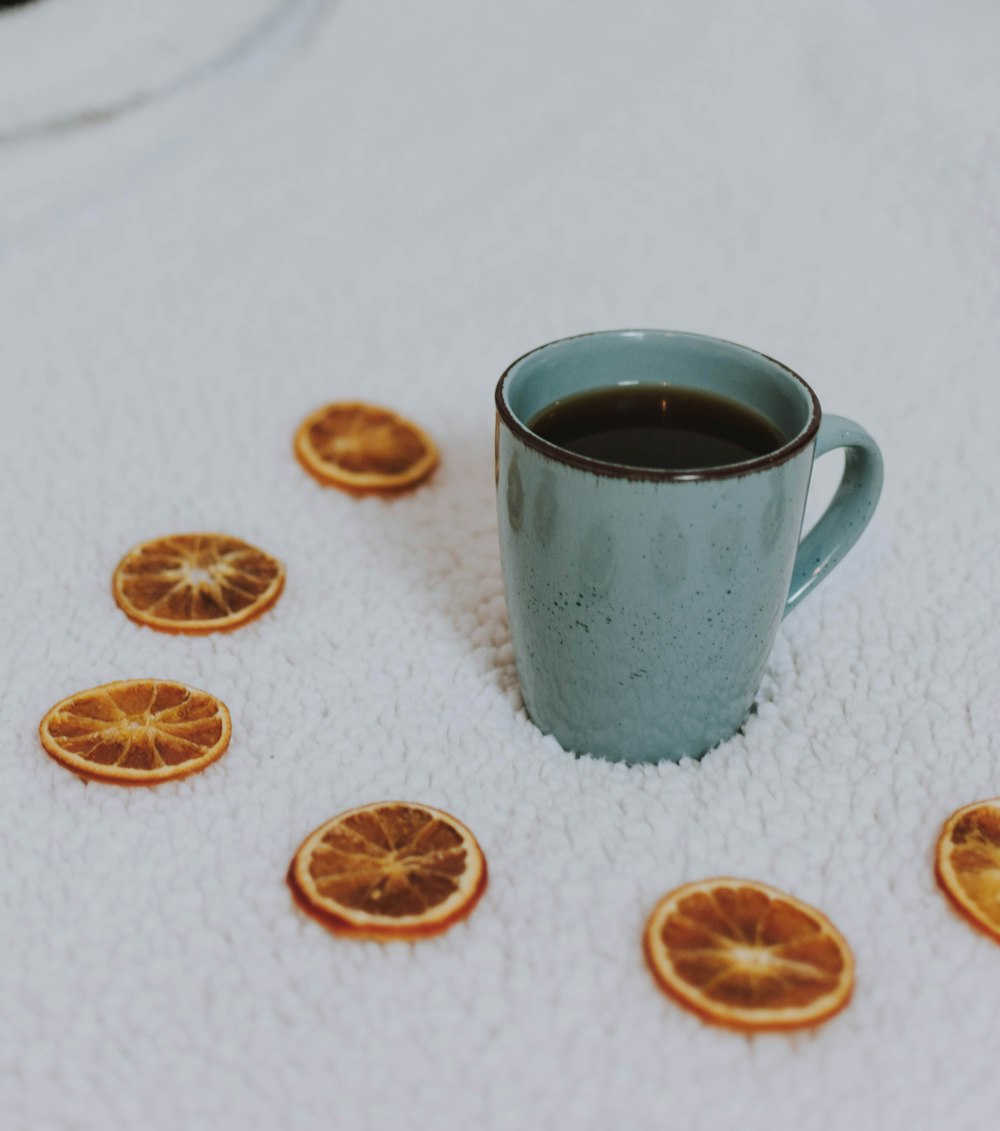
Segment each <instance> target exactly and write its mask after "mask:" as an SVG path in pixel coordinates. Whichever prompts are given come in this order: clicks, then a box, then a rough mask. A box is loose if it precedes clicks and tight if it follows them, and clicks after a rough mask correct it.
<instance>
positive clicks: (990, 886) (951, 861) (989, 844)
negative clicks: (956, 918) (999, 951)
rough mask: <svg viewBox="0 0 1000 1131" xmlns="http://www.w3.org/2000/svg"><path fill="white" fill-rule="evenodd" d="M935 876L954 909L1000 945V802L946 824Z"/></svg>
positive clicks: (981, 804) (980, 804)
mask: <svg viewBox="0 0 1000 1131" xmlns="http://www.w3.org/2000/svg"><path fill="white" fill-rule="evenodd" d="M935 873H936V874H937V880H938V883H939V884H940V885H941V888H942V890H943V891H944V893H945V895H947V897H948V898H949V899H950V900H951V902H952V904H953V905H954V907H955V908H956V909H957V910H958V911H959V912H960V913H961V914H962V915H964V916H965V918H966V919H968V920H969V922H970V923H972V924H973V926H975V927H978V928H979V930H981V931H983V932H984V933H985V934H987V935H989V936H990V938H991V939H993V940H994V941H995V942H1000V798H994V799H993V800H991V801H976V802H973V804H972V805H966V806H965V808H963V809H959V810H958V811H957V812H955V813H952V815H951V816H950V817H949V818H948V820H947V821H945V823H944V827H943V828H942V830H941V836H940V838H939V839H938V843H937V853H936V867H935Z"/></svg>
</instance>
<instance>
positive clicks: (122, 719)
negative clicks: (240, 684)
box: [38, 679, 232, 785]
mask: <svg viewBox="0 0 1000 1131" xmlns="http://www.w3.org/2000/svg"><path fill="white" fill-rule="evenodd" d="M38 730H39V734H40V735H41V739H42V745H43V746H44V747H45V749H46V750H47V751H48V753H49V754H51V755H52V757H53V758H55V760H56V761H57V762H61V763H62V764H63V765H64V766H65V767H66V768H67V769H70V770H72V771H73V772H74V773H77V774H79V775H80V776H81V777H84V778H89V779H93V780H95V781H104V782H117V783H119V784H121V785H156V784H158V783H159V782H164V781H175V780H176V779H177V778H186V777H187V776H188V775H189V774H194V773H197V772H198V771H199V770H203V769H204V768H205V767H206V766H207V765H209V764H210V763H211V762H214V761H215V760H216V759H217V758H221V757H222V755H223V754H224V753H225V750H226V747H227V746H228V745H229V736H230V734H231V733H232V724H231V722H230V718H229V711H228V710H227V709H226V707H225V704H223V703H220V702H219V700H218V699H216V698H215V696H214V695H209V694H208V693H207V692H205V691H196V690H195V689H194V688H193V687H185V685H184V684H183V683H174V682H173V681H172V680H167V679H123V680H120V681H118V682H117V683H105V684H102V686H100V687H93V688H91V689H90V690H89V691H80V692H77V694H76V695H70V696H69V698H68V699H63V700H62V702H61V703H57V704H56V705H55V706H54V707H53V708H52V710H51V711H49V713H48V714H47V715H46V716H45V718H44V719H42V724H41V726H40V727H39V728H38Z"/></svg>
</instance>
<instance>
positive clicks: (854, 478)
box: [782, 416, 883, 616]
mask: <svg viewBox="0 0 1000 1131" xmlns="http://www.w3.org/2000/svg"><path fill="white" fill-rule="evenodd" d="M834 448H843V449H844V475H843V478H842V479H841V480H840V486H839V487H838V488H837V493H836V494H835V495H834V496H833V498H832V499H831V500H830V505H829V506H828V507H827V508H826V510H825V511H824V512H823V513H822V515H820V518H819V521H818V522H817V523H816V525H815V526H814V527H813V528H812V530H810V531H809V533H808V534H807V535H806V536H805V538H803V539H802V541H801V542H800V543H799V549H798V553H797V554H796V555H795V564H794V566H793V568H792V583H791V586H790V587H789V590H788V600H787V602H786V603H785V611H784V613H783V614H782V615H783V616H787V615H788V614H789V613H790V612H791V611H792V609H794V608H795V606H796V605H797V604H798V603H799V602H800V601H801V600H802V598H803V597H805V596H806V594H807V593H811V592H812V591H813V590H814V589H815V588H816V586H817V585H819V583H820V582H821V581H822V580H823V578H824V577H826V576H827V575H828V574H829V572H830V570H831V569H833V567H834V566H835V565H836V564H837V563H838V562H839V561H840V559H841V558H842V557H843V556H844V555H845V554H846V553H847V551H848V550H849V549H850V548H851V547H852V546H853V545H854V543H855V542H857V540H858V539H859V538H860V537H861V532H862V531H863V530H864V528H865V527H866V526H867V525H868V523H869V521H870V520H871V517H872V515H873V514H874V513H875V504H876V503H877V502H878V497H879V495H880V494H881V493H882V480H883V470H882V453H881V452H880V451H879V447H878V444H876V443H875V441H874V440H873V439H872V438H871V436H869V435H868V433H867V432H866V431H865V430H864V428H862V427H861V425H860V424H855V423H854V421H853V420H848V419H847V418H846V417H843V416H824V417H823V419H822V421H821V422H820V426H819V432H818V433H817V434H816V450H815V452H814V453H813V458H814V459H818V458H819V457H820V456H822V455H825V454H826V453H827V452H830V451H833V449H834Z"/></svg>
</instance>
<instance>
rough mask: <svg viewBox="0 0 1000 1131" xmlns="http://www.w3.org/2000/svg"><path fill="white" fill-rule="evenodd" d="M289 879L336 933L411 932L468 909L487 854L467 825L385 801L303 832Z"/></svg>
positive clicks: (419, 933) (399, 935) (446, 923)
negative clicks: (311, 830) (307, 833)
mask: <svg viewBox="0 0 1000 1131" xmlns="http://www.w3.org/2000/svg"><path fill="white" fill-rule="evenodd" d="M288 884H289V887H290V888H291V889H292V894H293V895H294V896H295V899H296V902H297V903H298V904H299V906H300V907H301V908H302V910H303V911H305V912H307V913H308V914H309V915H312V916H313V917H314V918H316V919H318V920H319V921H320V922H321V923H323V924H324V925H325V926H327V927H329V928H330V929H332V930H334V931H336V932H338V933H341V932H342V933H347V934H352V935H354V936H356V937H360V938H370V939H382V940H387V939H415V938H421V937H425V936H427V935H435V934H438V933H439V932H441V931H444V930H446V929H447V928H448V927H450V926H451V925H452V924H453V923H455V922H456V921H457V920H459V919H462V918H464V917H465V916H466V915H468V914H469V912H470V911H471V910H472V909H473V907H475V905H476V903H477V902H478V900H479V897H480V896H481V895H482V894H483V891H484V889H485V888H486V860H485V858H484V857H483V853H482V850H481V849H480V847H479V845H478V844H477V843H476V838H475V837H474V836H473V835H472V833H471V832H469V830H468V829H467V828H466V827H465V825H463V824H462V823H461V822H460V821H457V820H455V818H454V817H451V816H449V815H448V814H447V813H442V812H441V810H440V809H432V808H431V807H430V806H429V805H419V804H415V803H412V802H400V801H382V802H376V803H375V804H372V805H363V806H361V808H359V809H351V810H349V811H348V812H346V813H341V814H340V815H339V816H338V817H334V818H333V819H332V820H330V821H327V822H326V824H324V825H321V826H320V827H319V828H318V829H316V831H315V832H313V833H312V834H310V835H309V836H308V837H306V839H305V840H304V841H303V843H302V845H301V846H300V848H299V850H298V852H296V854H295V857H294V859H293V860H292V863H291V867H290V868H289V869H288Z"/></svg>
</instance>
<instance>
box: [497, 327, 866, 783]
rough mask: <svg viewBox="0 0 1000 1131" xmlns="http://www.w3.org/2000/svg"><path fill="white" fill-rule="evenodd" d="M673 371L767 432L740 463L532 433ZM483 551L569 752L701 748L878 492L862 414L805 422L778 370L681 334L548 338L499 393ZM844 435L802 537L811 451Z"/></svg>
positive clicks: (751, 684) (812, 403)
mask: <svg viewBox="0 0 1000 1131" xmlns="http://www.w3.org/2000/svg"><path fill="white" fill-rule="evenodd" d="M636 382H641V383H642V384H659V383H663V384H675V385H684V386H688V387H690V388H697V389H704V390H707V391H709V392H712V393H716V394H722V395H724V396H727V397H731V398H733V399H735V400H737V401H739V402H741V403H742V404H744V405H747V406H749V407H750V408H752V409H755V410H756V411H757V412H758V413H761V414H762V415H763V416H765V417H766V418H767V419H769V420H770V421H771V422H772V423H773V424H774V425H775V426H776V428H777V429H778V431H779V433H780V434H781V436H782V437H783V439H784V443H783V444H782V445H781V446H780V447H779V448H777V449H776V450H775V451H773V452H771V453H769V454H767V455H764V456H759V457H756V458H754V459H748V460H746V461H745V462H742V463H736V464H730V465H727V466H724V467H713V468H710V469H707V470H704V471H682V472H670V471H655V470H648V469H642V468H638V467H629V466H624V465H619V464H612V463H605V462H603V461H599V460H594V459H590V458H588V457H585V456H581V455H577V454H575V453H573V452H570V451H567V450H566V449H564V448H560V447H558V446H557V445H555V444H552V443H550V442H548V441H547V440H543V439H542V438H541V437H540V436H538V435H536V434H535V433H534V432H532V430H531V428H530V427H529V422H530V421H531V420H532V419H533V418H534V417H535V416H536V415H537V414H538V413H539V412H540V411H541V410H542V409H544V408H547V407H548V406H550V405H552V404H553V403H554V402H555V401H557V400H560V399H562V398H564V397H568V396H571V395H573V394H575V393H581V392H585V391H588V390H596V389H604V388H608V387H611V386H614V385H616V384H620V383H621V384H627V383H636ZM496 406H497V428H496V473H497V513H498V520H499V528H500V554H501V560H502V565H503V577H504V588H505V591H506V596H507V612H508V617H509V620H510V631H511V638H512V640H513V645H514V656H515V660H516V662H517V671H518V675H519V678H520V681H521V690H522V694H523V697H524V704H525V707H526V708H527V711H528V714H529V715H530V717H531V718H532V719H533V720H534V722H535V723H536V724H537V725H538V726H539V727H540V728H541V730H543V731H544V732H545V733H547V734H552V735H554V737H555V738H556V740H557V741H558V742H559V744H560V745H561V746H563V747H564V748H565V749H567V750H572V751H576V752H578V753H581V754H583V753H589V754H595V755H598V756H601V757H604V758H610V759H613V760H616V761H626V762H658V761H662V760H664V759H669V760H672V761H676V760H678V759H680V758H683V757H699V756H700V755H702V754H704V753H705V752H706V751H707V750H709V749H711V748H712V747H713V746H715V745H717V744H718V743H719V742H722V741H723V740H724V739H726V738H729V737H730V736H731V735H733V734H735V733H736V732H737V731H738V730H739V729H740V727H741V726H742V725H743V723H744V721H745V720H746V718H747V715H748V714H749V712H750V709H751V707H752V705H753V701H754V696H755V695H756V694H757V691H758V688H759V687H760V682H761V679H762V677H763V674H764V667H765V664H766V663H767V658H768V655H769V653H770V651H771V647H772V645H773V643H774V639H775V636H776V634H777V631H778V626H779V624H780V623H781V619H782V617H783V616H785V614H786V613H787V612H788V611H789V610H790V609H793V608H794V607H795V606H796V605H797V604H798V603H799V602H800V601H801V600H802V599H803V597H805V596H806V594H807V593H810V592H811V591H812V590H813V589H814V588H815V587H816V585H817V584H818V583H819V582H820V581H821V580H822V579H823V578H824V577H826V576H827V574H828V573H829V572H830V570H831V569H833V567H834V566H835V565H836V564H837V562H839V561H840V559H841V558H842V557H843V556H844V555H845V554H846V553H847V551H848V550H849V549H850V548H851V546H853V545H854V543H855V541H856V540H857V538H858V536H859V535H860V534H861V532H862V530H864V528H865V526H866V525H867V524H868V521H869V519H870V518H871V516H872V513H873V511H874V510H875V505H876V503H877V502H878V497H879V493H880V491H881V489H882V456H881V454H880V452H879V449H878V447H877V445H876V444H875V441H874V440H873V439H872V438H871V436H869V434H868V433H867V432H866V431H865V430H864V429H863V428H861V427H860V426H859V425H857V424H854V423H852V422H851V421H850V420H846V419H844V418H843V417H839V416H826V417H822V416H821V413H820V406H819V401H818V400H817V399H816V395H815V393H813V391H812V389H810V388H809V386H808V385H807V384H806V383H805V381H803V380H802V378H801V377H799V376H798V375H797V374H795V373H793V372H792V371H791V370H790V369H788V368H787V367H786V366H784V365H782V364H781V363H780V362H777V361H774V360H773V359H772V358H769V357H766V356H765V355H764V354H761V353H757V352H756V351H755V350H751V349H748V348H746V347H744V346H738V345H734V344H733V343H731V342H725V341H720V340H718V339H715V338H708V337H703V336H701V335H698V334H682V333H672V332H668V331H661V330H623V331H608V332H604V333H596V334H585V335H582V336H580V337H575V338H565V339H563V340H561V341H556V342H551V343H550V344H548V345H544V346H541V347H539V348H538V349H535V350H532V351H531V352H530V353H527V354H525V355H524V356H523V357H521V358H519V359H518V360H517V361H515V362H514V363H513V365H511V366H510V368H509V369H507V371H506V372H505V373H504V375H503V376H502V377H501V378H500V382H499V384H498V385H497V389H496ZM834 448H844V450H845V457H846V458H845V464H844V474H843V478H842V480H841V482H840V486H839V487H838V489H837V492H836V494H835V496H834V498H833V500H832V502H831V503H830V505H829V507H828V508H827V509H826V511H825V512H824V514H823V515H822V516H821V518H820V520H819V522H818V523H817V524H816V525H815V527H813V529H812V530H811V531H810V532H809V534H808V535H807V536H806V538H805V539H803V540H802V541H801V542H800V540H799V539H800V535H801V530H802V519H803V515H804V513H805V505H806V494H807V492H808V489H809V479H810V475H811V472H812V466H813V460H814V459H815V458H816V457H817V456H820V455H822V454H823V453H824V452H828V451H831V450H832V449H834Z"/></svg>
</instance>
